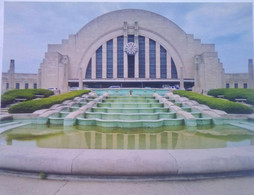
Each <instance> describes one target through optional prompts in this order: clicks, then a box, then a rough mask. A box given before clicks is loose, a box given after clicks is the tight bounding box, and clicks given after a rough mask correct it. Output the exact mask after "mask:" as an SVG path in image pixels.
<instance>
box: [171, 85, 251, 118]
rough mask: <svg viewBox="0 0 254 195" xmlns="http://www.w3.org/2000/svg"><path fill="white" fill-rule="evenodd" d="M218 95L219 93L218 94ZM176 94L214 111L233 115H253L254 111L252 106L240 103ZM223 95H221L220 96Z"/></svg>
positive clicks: (177, 92)
mask: <svg viewBox="0 0 254 195" xmlns="http://www.w3.org/2000/svg"><path fill="white" fill-rule="evenodd" d="M216 93H217V94H218V92H216ZM174 94H178V95H180V96H184V97H187V98H189V99H192V100H195V101H197V102H198V103H200V104H206V105H207V106H209V107H210V108H212V109H218V110H223V111H225V112H227V113H231V114H251V113H253V109H252V108H251V107H250V106H246V105H243V104H240V103H236V102H232V101H228V100H223V99H218V98H214V97H209V96H205V95H201V94H198V93H195V92H190V91H182V90H177V91H174ZM220 95H221V94H220Z"/></svg>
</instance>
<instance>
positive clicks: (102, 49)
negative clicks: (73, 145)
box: [39, 9, 224, 91]
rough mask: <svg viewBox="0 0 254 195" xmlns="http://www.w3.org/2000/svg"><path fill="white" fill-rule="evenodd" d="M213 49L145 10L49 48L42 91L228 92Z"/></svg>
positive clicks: (98, 21) (102, 21) (98, 23)
mask: <svg viewBox="0 0 254 195" xmlns="http://www.w3.org/2000/svg"><path fill="white" fill-rule="evenodd" d="M223 76H224V70H223V67H222V63H221V62H220V60H219V59H218V55H217V53H216V52H215V49H214V45H213V44H202V43H201V41H200V40H199V39H194V38H193V35H191V34H186V33H185V32H184V31H183V30H182V29H181V28H179V27H178V26H177V25H176V24H175V23H173V22H172V21H170V20H168V19H167V18H165V17H163V16H160V15H158V14H156V13H152V12H149V11H144V10H136V9H126V10H119V11H113V12H110V13H107V14H104V15H102V16H100V17H97V18H95V19H94V20H92V21H91V22H90V23H88V24H87V25H85V26H84V27H83V28H82V29H81V30H80V31H79V32H77V34H75V35H70V36H69V38H68V39H66V40H63V41H62V43H61V44H50V45H48V51H47V52H46V54H45V58H44V59H43V62H42V63H41V65H40V70H39V80H40V85H41V87H42V88H50V87H56V88H59V89H60V90H61V91H68V89H69V88H70V87H79V88H80V89H82V88H84V87H109V86H112V85H118V86H121V87H162V86H167V85H168V86H169V85H171V86H172V85H179V86H180V88H188V87H192V86H194V90H195V91H201V90H204V91H207V90H209V89H211V88H221V87H223V86H224V79H223V78H224V77H223Z"/></svg>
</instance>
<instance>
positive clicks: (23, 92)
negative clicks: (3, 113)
mask: <svg viewBox="0 0 254 195" xmlns="http://www.w3.org/2000/svg"><path fill="white" fill-rule="evenodd" d="M53 94H54V92H53V91H50V90H48V89H13V90H9V91H7V92H5V93H4V94H3V95H2V97H1V105H2V107H5V106H7V105H8V104H12V103H14V102H15V99H17V98H24V99H27V100H32V99H34V98H36V97H35V95H44V96H45V97H49V96H51V95H53Z"/></svg>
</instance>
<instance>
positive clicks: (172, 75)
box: [171, 58, 178, 79]
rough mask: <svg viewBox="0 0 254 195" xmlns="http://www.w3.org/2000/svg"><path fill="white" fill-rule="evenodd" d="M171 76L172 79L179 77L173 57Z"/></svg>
mask: <svg viewBox="0 0 254 195" xmlns="http://www.w3.org/2000/svg"><path fill="white" fill-rule="evenodd" d="M171 78H172V79H177V78H178V75H177V70H176V65H175V62H174V60H173V58H171Z"/></svg>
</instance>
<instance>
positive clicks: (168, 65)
mask: <svg viewBox="0 0 254 195" xmlns="http://www.w3.org/2000/svg"><path fill="white" fill-rule="evenodd" d="M167 78H168V79H170V78H171V56H170V55H169V53H168V52H167Z"/></svg>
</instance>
